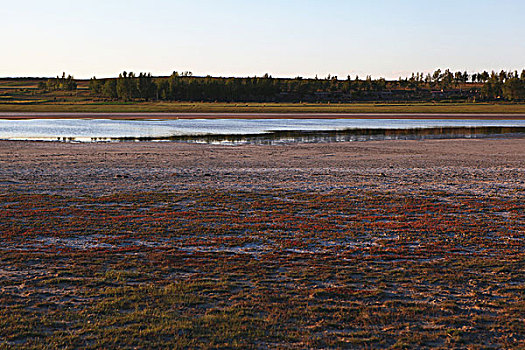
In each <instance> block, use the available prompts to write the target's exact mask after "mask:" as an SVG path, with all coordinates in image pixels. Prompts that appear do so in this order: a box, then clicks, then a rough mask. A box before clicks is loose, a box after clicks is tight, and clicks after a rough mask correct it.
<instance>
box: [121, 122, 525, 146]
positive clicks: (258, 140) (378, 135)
mask: <svg viewBox="0 0 525 350" xmlns="http://www.w3.org/2000/svg"><path fill="white" fill-rule="evenodd" d="M523 136H525V127H500V126H476V127H434V128H411V129H386V128H370V129H345V130H328V131H296V130H280V131H269V132H266V133H259V134H244V135H242V134H240V135H239V134H237V135H234V134H219V135H177V136H167V137H138V138H134V137H122V138H116V139H115V140H119V141H131V140H138V141H157V140H158V141H178V142H191V143H233V144H242V143H250V144H276V143H303V142H306V143H316V142H317V143H320V142H343V141H371V140H422V139H454V138H490V137H523Z"/></svg>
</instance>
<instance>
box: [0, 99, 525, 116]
mask: <svg viewBox="0 0 525 350" xmlns="http://www.w3.org/2000/svg"><path fill="white" fill-rule="evenodd" d="M0 112H96V113H117V112H165V113H493V114H513V113H517V114H519V113H522V114H523V113H525V104H510V103H509V104H503V103H502V104H490V103H410V104H390V103H389V104H380V103H356V104H298V103H289V104H286V103H204V102H203V103H200V102H197V103H191V102H132V103H117V102H68V101H66V102H42V101H35V102H30V103H17V102H14V103H10V102H5V103H1V102H0Z"/></svg>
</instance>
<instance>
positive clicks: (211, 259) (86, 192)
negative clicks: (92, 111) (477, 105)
mask: <svg viewBox="0 0 525 350" xmlns="http://www.w3.org/2000/svg"><path fill="white" fill-rule="evenodd" d="M524 235H525V139H503V140H487V139H485V140H426V141H378V142H376V141H370V142H348V143H327V144H293V145H277V146H254V145H244V146H235V147H232V146H212V145H198V144H180V143H171V142H158V143H154V142H139V143H137V142H120V143H93V144H74V143H58V142H47V143H46V142H0V236H1V241H0V252H1V253H0V290H1V293H0V348H49V347H61V348H100V347H104V348H111V347H117V346H118V347H129V348H146V347H148V348H149V347H168V348H184V347H186V348H194V347H202V348H216V347H227V348H339V347H358V348H419V347H434V348H522V347H524V346H525V335H524V334H525V326H524V325H525V322H524V321H525V320H524V316H523V315H524V314H525V298H524V292H525V276H524V273H523V271H524V270H525V237H524Z"/></svg>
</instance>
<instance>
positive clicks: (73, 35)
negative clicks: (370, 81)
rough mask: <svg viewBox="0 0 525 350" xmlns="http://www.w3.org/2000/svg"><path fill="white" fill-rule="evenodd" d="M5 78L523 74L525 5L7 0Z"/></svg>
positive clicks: (0, 10) (492, 1) (511, 1)
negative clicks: (434, 72)
mask: <svg viewBox="0 0 525 350" xmlns="http://www.w3.org/2000/svg"><path fill="white" fill-rule="evenodd" d="M0 16H1V18H2V22H1V23H2V34H1V36H0V38H1V42H2V53H1V54H0V76H2V77H5V76H54V75H57V74H59V73H60V72H62V71H65V72H67V73H71V74H73V75H74V76H75V77H78V78H87V77H90V76H92V75H96V76H97V77H108V76H115V75H117V74H118V73H119V72H120V71H122V70H127V71H134V72H140V71H145V72H151V73H153V74H154V75H169V74H171V72H172V71H174V70H177V71H186V70H190V71H192V72H193V73H194V74H195V75H206V74H211V75H218V76H247V75H250V76H253V75H262V74H264V73H266V72H268V73H270V74H272V75H273V76H290V77H294V76H304V77H313V76H315V75H316V74H318V75H319V76H320V77H324V76H326V75H327V74H329V73H330V74H332V75H338V76H339V77H346V75H348V74H351V75H352V76H355V75H356V74H358V75H360V76H363V77H364V75H366V74H371V75H373V76H374V77H379V76H383V77H387V78H397V77H399V76H405V75H408V74H409V73H410V72H412V71H421V72H428V71H432V70H434V69H436V68H438V67H441V68H446V67H449V68H451V69H453V70H468V71H479V70H485V69H486V70H488V69H497V70H500V69H506V70H508V69H511V70H514V69H518V70H521V69H523V68H525V39H524V38H525V1H523V0H455V1H452V0H433V1H427V0H397V1H394V0H391V1H387V0H366V1H364V0H359V1H354V0H347V1H343V0H324V1H313V0H282V1H276V0H265V1H240V0H226V1H219V0H215V1H213V0H192V1H177V0H175V1H167V0H150V1H145V0H142V1H138V0H90V1H73V0H70V1H66V0H47V1H41V0H25V1H24V0H18V1H3V3H2V6H0Z"/></svg>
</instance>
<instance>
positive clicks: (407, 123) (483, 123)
mask: <svg viewBox="0 0 525 350" xmlns="http://www.w3.org/2000/svg"><path fill="white" fill-rule="evenodd" d="M483 127H521V128H523V127H525V120H472V119H468V120H467V119H465V120H462V119H454V120H450V119H179V120H112V119H30V120H0V139H3V140H49V141H56V140H60V141H80V142H91V141H119V140H149V141H155V140H171V141H180V142H212V143H217V142H218V143H221V142H222V143H224V142H225V143H228V142H233V143H238V142H244V143H246V142H255V141H254V140H253V137H254V135H258V136H257V137H256V139H257V140H258V141H261V140H270V141H271V142H333V141H354V140H356V141H357V140H366V139H378V137H379V138H380V139H381V137H380V136H378V135H377V133H376V135H373V134H374V132H370V130H372V131H373V130H378V129H384V130H399V129H407V130H410V129H427V128H433V129H435V130H436V131H435V132H434V133H433V135H434V136H436V135H438V136H439V133H440V132H439V130H438V128H469V130H470V131H469V130H466V132H465V135H463V136H464V137H473V135H474V136H475V137H479V136H480V135H483V134H484V133H483V132H476V133H472V130H471V129H472V128H478V131H479V130H481V129H479V128H483ZM349 130H351V132H349ZM357 130H363V131H365V130H368V131H366V132H364V134H363V135H364V136H363V135H360V134H359V132H356V131H357ZM327 132H328V135H327ZM506 133H509V132H508V131H507V132H506ZM510 133H513V132H510ZM394 134H395V133H391V136H392V138H400V137H399V135H397V136H395V135H394ZM460 134H461V133H459V132H455V133H454V135H452V136H454V137H460V136H461V135H460ZM496 134H497V133H496ZM513 134H515V133H513ZM235 135H237V136H235ZM240 135H249V137H248V138H241V137H239V136H240ZM265 135H268V137H265ZM348 135H350V136H351V137H350V136H348ZM447 135H449V134H445V135H443V136H444V137H447ZM361 136H363V137H361ZM394 136H395V137H394ZM409 136H410V135H407V134H406V133H405V135H402V137H401V138H410V137H409ZM427 136H428V135H427ZM449 136H450V135H449ZM387 138H388V137H387ZM433 138H435V137H433ZM243 140H244V141H243ZM256 143H257V142H256Z"/></svg>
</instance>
